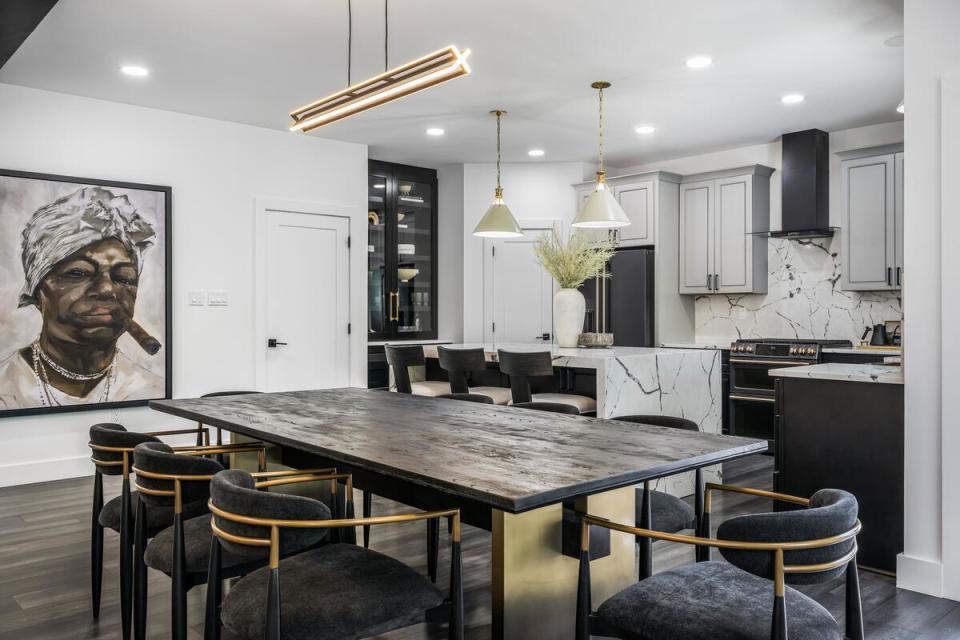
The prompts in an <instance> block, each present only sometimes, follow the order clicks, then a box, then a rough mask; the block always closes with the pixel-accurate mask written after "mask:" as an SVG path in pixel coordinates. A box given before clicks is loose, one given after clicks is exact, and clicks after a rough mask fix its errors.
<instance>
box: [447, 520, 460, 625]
mask: <svg viewBox="0 0 960 640" xmlns="http://www.w3.org/2000/svg"><path fill="white" fill-rule="evenodd" d="M447 522H448V523H449V524H450V528H451V529H452V528H453V519H448V520H447ZM450 554H451V556H450V558H451V559H450V628H449V630H448V633H447V636H448V638H449V640H463V569H462V560H461V557H460V541H459V540H454V541H453V543H452V544H451V551H450Z"/></svg>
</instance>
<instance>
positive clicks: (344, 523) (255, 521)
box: [208, 499, 460, 529]
mask: <svg viewBox="0 0 960 640" xmlns="http://www.w3.org/2000/svg"><path fill="white" fill-rule="evenodd" d="M208 505H209V507H210V512H211V513H213V514H214V515H215V516H218V517H220V518H223V519H224V520H230V521H232V522H239V523H241V524H250V525H254V526H258V527H280V528H292V529H337V528H341V527H358V526H361V525H379V524H405V523H409V522H417V521H419V520H433V519H435V518H448V517H452V516H453V515H454V514H459V513H460V510H459V509H446V510H443V511H423V512H420V513H400V514H396V515H392V516H374V517H371V518H337V519H333V518H331V519H327V520H278V519H276V518H255V517H253V516H244V515H240V514H238V513H232V512H230V511H224V510H223V509H221V508H220V507H218V506H217V505H215V504H213V500H212V499H211V500H210V501H209V502H208Z"/></svg>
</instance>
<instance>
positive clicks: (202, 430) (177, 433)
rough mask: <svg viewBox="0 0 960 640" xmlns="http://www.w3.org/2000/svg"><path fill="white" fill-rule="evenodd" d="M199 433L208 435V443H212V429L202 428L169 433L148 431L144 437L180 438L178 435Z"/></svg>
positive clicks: (173, 430)
mask: <svg viewBox="0 0 960 640" xmlns="http://www.w3.org/2000/svg"><path fill="white" fill-rule="evenodd" d="M198 431H200V432H202V433H204V434H206V439H207V442H209V441H210V429H208V428H207V427H202V428H198V427H192V428H190V429H169V430H167V431H146V432H144V434H143V435H145V436H154V437H157V436H178V435H184V434H187V433H197V432H198Z"/></svg>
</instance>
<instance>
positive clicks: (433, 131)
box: [427, 127, 444, 136]
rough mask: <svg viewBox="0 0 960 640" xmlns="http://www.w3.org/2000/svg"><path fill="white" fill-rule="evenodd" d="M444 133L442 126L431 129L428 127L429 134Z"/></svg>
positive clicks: (437, 134)
mask: <svg viewBox="0 0 960 640" xmlns="http://www.w3.org/2000/svg"><path fill="white" fill-rule="evenodd" d="M443 134H444V131H443V129H441V128H440V127H430V128H429V129H427V135H428V136H442V135H443Z"/></svg>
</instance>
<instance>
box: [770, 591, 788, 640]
mask: <svg viewBox="0 0 960 640" xmlns="http://www.w3.org/2000/svg"><path fill="white" fill-rule="evenodd" d="M770 640H787V605H786V603H785V602H784V599H783V596H777V595H775V596H774V597H773V627H772V629H771V630H770Z"/></svg>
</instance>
